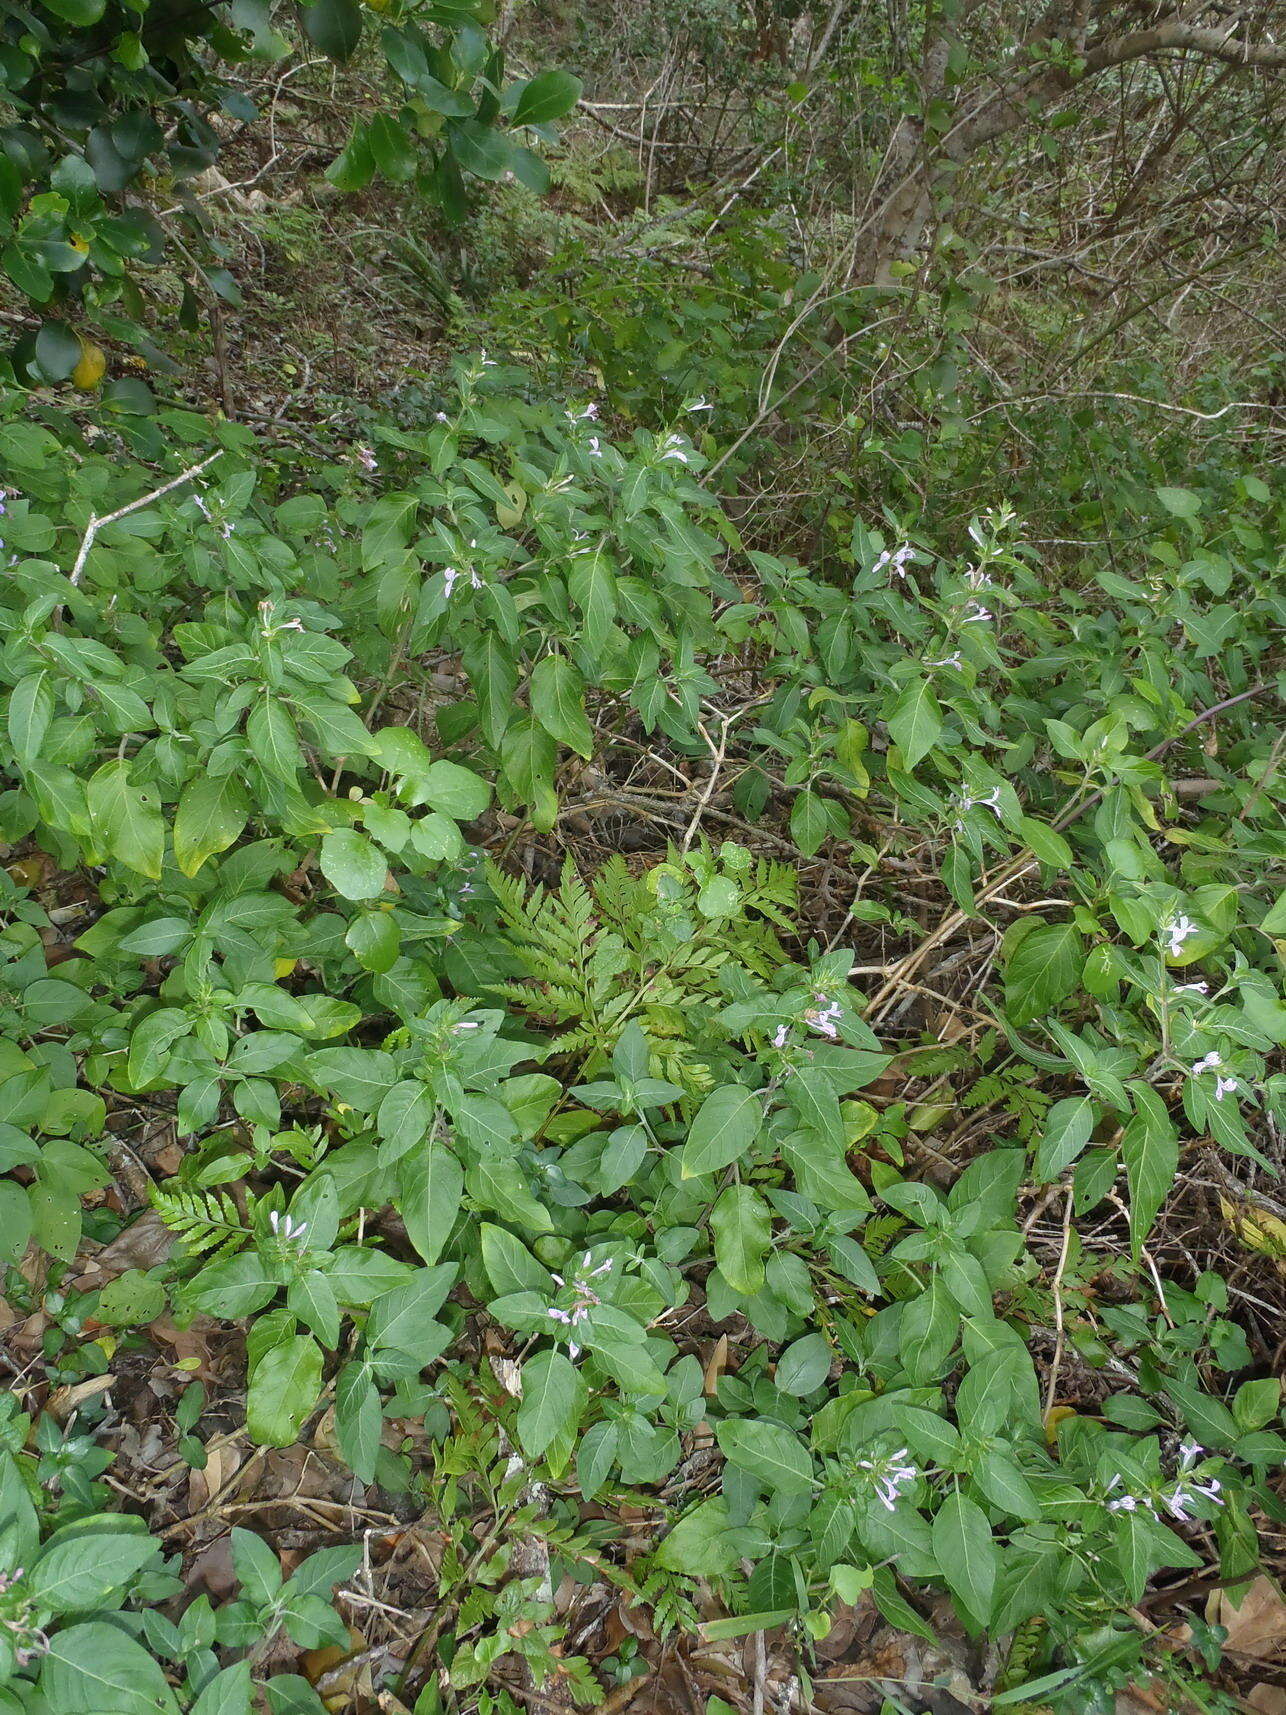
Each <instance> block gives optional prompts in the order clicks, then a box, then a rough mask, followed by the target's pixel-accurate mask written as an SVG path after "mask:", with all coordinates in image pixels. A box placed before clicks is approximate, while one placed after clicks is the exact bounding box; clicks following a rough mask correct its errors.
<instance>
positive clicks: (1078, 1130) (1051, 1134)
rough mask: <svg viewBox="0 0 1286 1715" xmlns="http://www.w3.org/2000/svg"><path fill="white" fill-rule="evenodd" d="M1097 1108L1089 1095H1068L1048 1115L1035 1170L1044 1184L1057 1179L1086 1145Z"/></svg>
mask: <svg viewBox="0 0 1286 1715" xmlns="http://www.w3.org/2000/svg"><path fill="white" fill-rule="evenodd" d="M1097 1117H1098V1109H1097V1107H1096V1106H1095V1104H1094V1103H1093V1102H1092V1101H1091V1100H1090V1099H1089V1097H1088V1096H1065V1097H1064V1098H1063V1100H1062V1101H1061V1102H1055V1103H1054V1105H1053V1107H1052V1108H1051V1109H1050V1110H1049V1112H1048V1114H1046V1116H1045V1124H1044V1128H1043V1130H1042V1132H1041V1137H1040V1143H1039V1145H1038V1146H1037V1149H1036V1161H1035V1165H1034V1168H1033V1171H1034V1173H1035V1175H1036V1178H1037V1179H1038V1180H1039V1181H1040V1183H1041V1184H1042V1185H1048V1184H1049V1183H1050V1182H1051V1181H1053V1180H1055V1179H1058V1178H1060V1177H1061V1175H1062V1174H1063V1173H1064V1172H1065V1171H1066V1169H1067V1168H1069V1167H1070V1166H1071V1165H1072V1163H1073V1161H1075V1160H1076V1158H1077V1156H1078V1155H1079V1154H1080V1153H1081V1151H1082V1150H1083V1149H1084V1148H1085V1145H1086V1144H1087V1143H1088V1142H1089V1140H1090V1138H1091V1136H1092V1135H1093V1132H1094V1124H1095V1121H1096V1119H1097Z"/></svg>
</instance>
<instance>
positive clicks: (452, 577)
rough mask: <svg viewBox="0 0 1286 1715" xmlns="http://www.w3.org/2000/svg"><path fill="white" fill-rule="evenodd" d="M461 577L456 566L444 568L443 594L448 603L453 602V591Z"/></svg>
mask: <svg viewBox="0 0 1286 1715" xmlns="http://www.w3.org/2000/svg"><path fill="white" fill-rule="evenodd" d="M459 577H460V573H459V571H458V569H457V568H456V567H455V566H443V568H442V594H443V595H444V596H445V597H446V599H447V600H448V601H450V600H451V591H452V590H453V589H454V588H455V586H456V583H457V582H458V581H459Z"/></svg>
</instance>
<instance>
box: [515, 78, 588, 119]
mask: <svg viewBox="0 0 1286 1715" xmlns="http://www.w3.org/2000/svg"><path fill="white" fill-rule="evenodd" d="M583 87H584V86H583V85H582V83H581V80H580V79H579V78H578V77H573V75H572V74H571V72H569V71H542V72H539V73H538V74H537V75H536V76H535V77H533V78H529V79H528V80H527V82H526V83H525V84H523V85H522V87H521V88H520V89H519V91H518V99H517V100H516V101H515V102H514V106H513V113H512V116H511V119H510V123H511V124H513V125H545V124H548V122H549V121H550V120H551V119H561V118H562V116H563V114H564V113H570V112H571V110H572V108H573V107H575V105H576V103H577V102H578V101H579V100H580V94H581V89H582V88H583Z"/></svg>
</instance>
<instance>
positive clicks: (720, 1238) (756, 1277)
mask: <svg viewBox="0 0 1286 1715" xmlns="http://www.w3.org/2000/svg"><path fill="white" fill-rule="evenodd" d="M710 1230H711V1232H712V1233H713V1234H714V1254H715V1261H716V1262H717V1263H718V1264H719V1272H720V1273H721V1274H722V1275H723V1277H724V1279H725V1280H726V1281H727V1282H728V1285H729V1286H730V1287H731V1288H732V1290H733V1291H734V1292H740V1293H744V1294H745V1296H746V1297H747V1298H752V1297H753V1296H754V1295H755V1293H756V1292H758V1291H759V1289H760V1287H761V1286H762V1285H763V1283H764V1257H765V1256H766V1255H767V1253H768V1248H769V1245H770V1244H771V1243H772V1220H771V1216H770V1213H769V1209H768V1205H767V1203H765V1202H764V1200H763V1198H762V1197H761V1196H760V1195H759V1193H758V1192H757V1191H755V1190H753V1189H752V1188H751V1187H750V1186H749V1185H729V1186H728V1188H727V1190H726V1191H724V1192H723V1193H722V1195H721V1196H720V1197H719V1199H718V1201H717V1202H716V1203H715V1206H714V1208H713V1209H712V1210H711V1211H710Z"/></svg>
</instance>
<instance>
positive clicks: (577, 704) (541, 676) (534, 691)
mask: <svg viewBox="0 0 1286 1715" xmlns="http://www.w3.org/2000/svg"><path fill="white" fill-rule="evenodd" d="M531 712H532V714H533V715H534V716H535V717H536V719H537V720H538V721H539V722H540V724H541V726H542V727H544V729H545V731H546V732H547V733H548V734H549V735H550V737H551V738H554V739H557V740H558V742H559V743H560V744H565V745H566V746H567V747H568V749H569V750H574V751H575V752H576V754H577V755H578V756H583V757H584V758H585V759H586V761H588V760H589V759H590V757H592V756H593V754H594V733H593V729H592V728H591V726H590V724H589V721H588V720H587V719H586V716H585V681H584V680H583V679H582V678H581V676H580V673H579V671H578V670H577V669H576V668H575V667H574V666H573V665H572V663H571V662H570V661H569V660H568V659H567V657H566V656H565V655H546V656H544V657H543V658H542V659H541V660H540V661H538V662H537V663H536V666H535V668H534V670H533V672H532V675H531Z"/></svg>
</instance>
